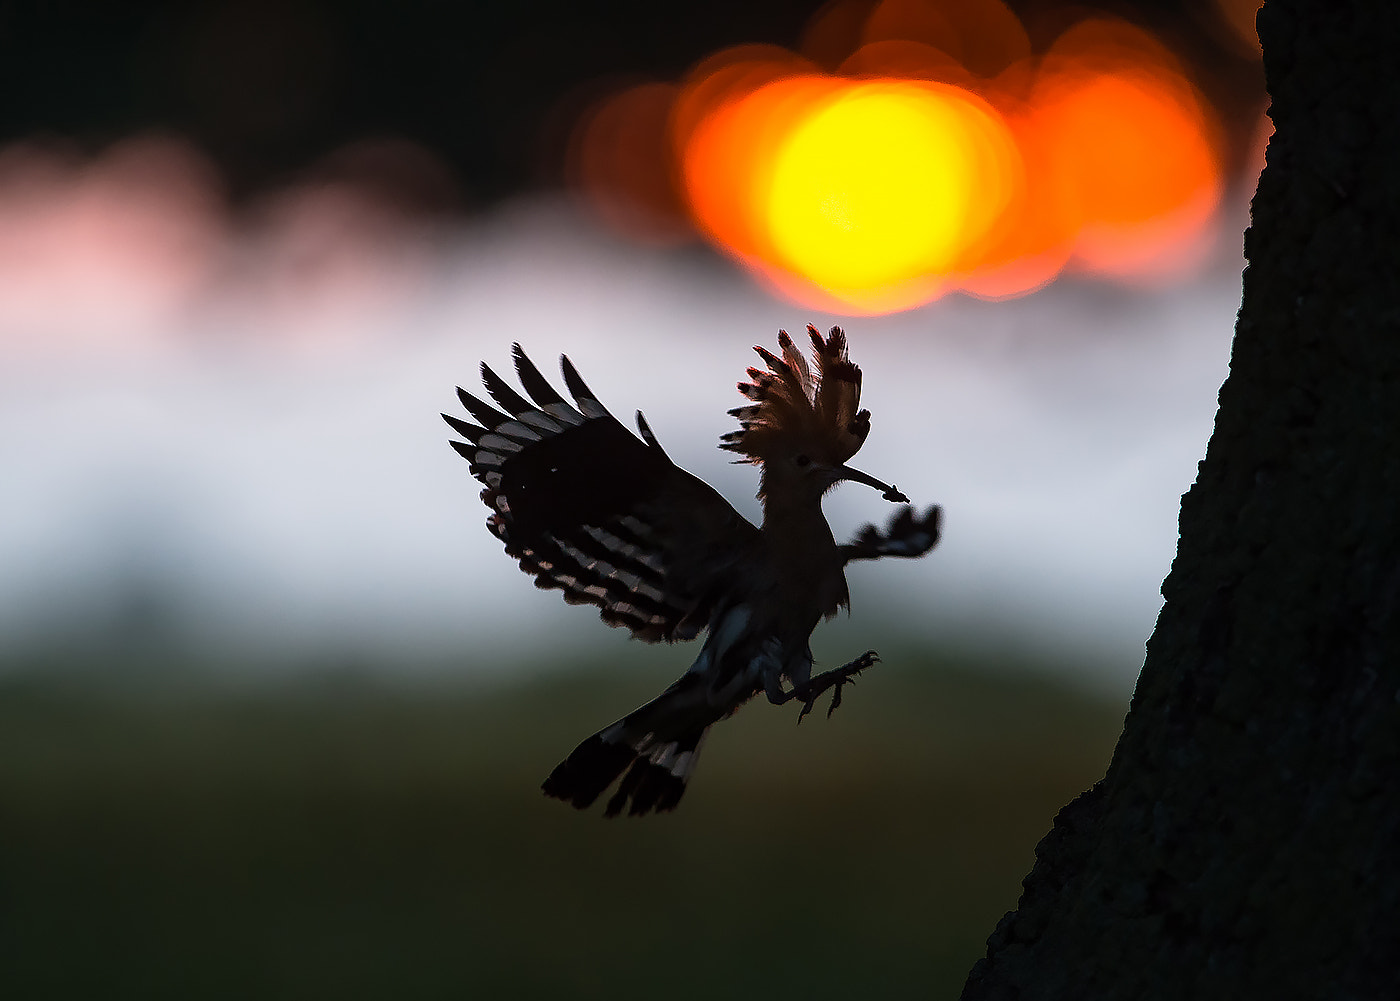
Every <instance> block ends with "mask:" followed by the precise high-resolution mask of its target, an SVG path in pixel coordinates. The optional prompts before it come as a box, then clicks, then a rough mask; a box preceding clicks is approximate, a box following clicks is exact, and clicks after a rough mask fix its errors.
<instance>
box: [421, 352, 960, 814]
mask: <svg viewBox="0 0 1400 1001" xmlns="http://www.w3.org/2000/svg"><path fill="white" fill-rule="evenodd" d="M807 332H808V335H809V337H810V339H811V343H812V362H811V364H809V363H808V361H807V359H806V358H805V357H804V356H803V354H802V352H801V351H800V350H798V348H797V346H796V345H795V344H794V343H793V341H792V338H791V337H789V336H788V334H787V332H786V331H779V333H778V346H779V349H780V351H781V352H782V355H781V357H779V356H778V355H776V354H774V353H773V352H771V351H769V350H767V349H766V348H763V347H756V348H755V349H754V350H755V351H757V352H758V354H759V356H760V357H761V358H762V359H763V362H764V363H765V364H766V365H767V368H766V370H765V369H759V368H750V369H749V370H748V376H749V381H748V382H741V383H739V392H741V393H742V394H743V395H744V396H745V397H747V398H748V401H749V402H748V403H747V404H746V405H745V406H742V407H738V408H737V409H735V410H731V411H730V414H732V415H733V416H734V417H736V418H738V421H739V429H738V430H737V431H732V432H730V433H728V434H726V435H724V436H722V438H721V444H720V448H723V449H727V450H729V451H731V452H736V453H738V454H739V456H740V457H741V458H740V459H738V460H737V461H739V462H748V463H752V464H753V465H756V466H758V468H759V490H758V497H759V500H760V501H761V502H762V504H763V524H762V526H761V527H755V526H754V525H753V524H752V523H751V522H749V521H748V520H747V519H745V518H744V517H743V516H742V515H740V514H739V512H737V511H736V510H734V508H733V507H732V506H731V505H730V504H729V502H728V501H726V500H725V499H724V498H723V497H721V496H720V495H719V494H718V493H717V492H716V491H715V490H714V489H713V488H712V487H710V486H709V485H708V484H706V483H705V482H704V481H702V480H700V479H698V478H696V477H695V476H692V475H691V474H690V473H688V472H686V471H685V470H683V469H681V468H680V467H679V466H677V465H676V464H675V463H673V462H672V461H671V459H670V458H669V457H668V456H667V455H666V453H665V451H663V450H662V448H661V445H660V444H659V443H658V442H657V440H656V437H655V436H654V435H653V434H652V432H651V428H650V427H649V426H648V425H647V422H646V418H645V417H643V416H642V413H641V411H638V412H637V429H638V430H639V431H640V432H641V437H640V438H638V437H637V436H636V435H634V434H632V432H631V431H629V430H628V429H627V428H626V427H624V426H623V425H622V423H621V422H619V421H618V420H617V419H616V418H615V417H613V416H612V414H610V413H609V412H608V411H607V409H606V408H604V406H603V405H602V404H601V403H599V402H598V399H597V397H596V396H594V395H593V392H592V391H591V390H590V389H589V388H588V386H586V385H585V384H584V382H583V380H582V379H581V378H580V377H579V374H578V371H577V370H576V369H575V368H574V366H573V364H572V363H571V362H570V361H569V359H568V357H567V356H561V357H560V366H561V368H562V371H563V375H564V384H565V385H566V386H567V387H568V390H569V394H570V395H571V396H572V397H573V402H572V403H570V402H569V401H568V400H566V399H564V397H563V396H561V395H560V394H559V393H558V392H557V391H556V390H555V389H554V387H553V386H551V385H550V383H549V382H548V380H546V379H545V378H544V377H543V376H542V375H540V372H539V370H538V369H537V368H536V367H535V366H534V364H533V363H532V362H531V361H530V359H529V358H528V357H526V355H525V352H524V351H522V350H521V348H520V345H519V344H516V345H515V346H514V348H513V349H512V356H513V358H514V361H515V371H516V374H517V375H518V377H519V379H520V384H521V386H522V388H523V389H524V390H525V392H526V394H528V396H529V399H526V397H524V396H521V395H520V394H519V393H517V392H516V391H515V390H514V389H512V388H511V387H510V386H509V385H508V384H507V383H506V382H505V380H503V379H502V378H501V377H500V376H498V375H497V374H496V373H495V372H493V371H492V370H491V369H490V367H489V366H487V365H486V364H484V363H483V364H482V366H481V378H482V382H483V384H484V385H485V387H486V391H487V393H489V394H490V396H491V398H492V399H493V400H495V401H496V403H497V404H498V405H499V407H500V408H501V409H499V410H498V409H497V408H496V407H492V406H491V405H489V404H487V403H484V402H482V401H481V400H479V399H477V398H476V397H474V396H472V395H471V394H470V393H468V392H466V391H465V390H462V389H460V388H459V389H458V390H457V394H458V396H459V397H460V398H461V400H462V404H463V405H464V406H465V407H466V409H467V411H468V413H470V414H471V416H472V418H473V419H474V420H475V421H476V423H475V424H473V423H470V422H468V421H464V420H460V419H458V418H456V417H452V416H449V415H447V414H444V415H443V418H444V419H445V420H446V421H447V423H448V424H449V425H450V426H451V427H452V429H453V430H454V431H456V432H457V433H458V434H460V435H461V436H462V437H463V438H465V439H466V441H453V442H452V443H451V444H452V447H453V448H455V449H456V450H457V451H458V452H459V453H460V454H461V455H463V456H464V457H465V458H466V459H467V461H468V462H470V463H471V472H472V475H473V476H475V477H476V478H477V479H478V480H480V481H481V482H482V483H483V484H484V485H485V487H486V489H485V490H483V491H482V493H481V499H482V500H483V501H485V503H486V506H487V507H488V508H489V509H490V510H491V514H490V516H489V517H488V518H487V522H486V524H487V527H488V528H490V530H491V531H492V532H493V533H494V534H495V535H496V537H497V538H499V539H500V540H501V541H502V542H503V543H505V549H506V552H507V553H508V554H509V555H511V556H513V557H515V558H516V559H517V560H519V561H520V568H521V569H522V570H524V571H525V572H526V573H528V574H530V575H532V576H533V577H534V578H535V584H536V585H537V586H538V587H541V588H557V589H559V590H561V591H563V592H564V600H565V601H567V602H569V603H570V604H591V605H596V606H597V607H598V608H599V609H600V610H601V612H600V614H601V616H602V619H603V621H604V622H606V623H608V624H609V625H612V626H622V627H624V628H626V629H628V630H630V631H631V633H632V635H633V636H635V637H637V638H638V639H641V640H645V641H647V642H649V643H655V642H658V641H662V640H665V641H667V642H674V641H677V640H691V639H694V638H696V637H697V636H699V635H700V633H701V632H706V633H707V635H706V638H705V643H704V646H703V647H702V648H701V650H700V654H699V656H698V657H697V658H696V659H695V663H694V664H692V665H691V667H690V668H689V670H687V671H686V672H685V674H683V675H682V676H681V677H680V678H679V679H678V680H677V681H676V682H675V683H674V684H673V685H671V686H670V687H669V688H667V689H666V690H665V691H664V692H662V693H661V694H660V695H658V696H657V697H656V698H655V699H653V700H652V701H650V702H648V703H647V704H646V705H644V706H642V707H640V708H639V709H636V710H634V711H632V712H630V713H628V714H627V715H626V716H624V717H622V718H621V719H620V720H618V721H617V722H615V723H613V724H612V725H611V726H607V727H605V728H603V729H602V730H599V731H598V732H597V733H595V734H594V735H593V736H591V737H589V738H588V739H587V740H585V741H584V742H583V743H581V744H579V745H578V747H577V748H575V749H574V751H573V753H572V754H570V755H569V756H568V757H567V758H566V759H564V761H562V762H561V763H560V764H559V766H558V767H556V768H555V769H554V771H553V772H551V773H550V775H549V777H548V778H547V779H545V781H544V785H543V789H544V792H545V793H546V794H547V795H549V796H553V797H556V798H558V799H562V800H564V801H566V802H569V803H572V804H573V805H574V806H576V807H578V808H579V809H587V808H588V807H590V806H592V805H593V803H594V802H595V801H596V800H597V799H598V797H599V796H601V795H602V794H603V793H604V792H605V791H606V790H607V789H608V788H609V787H611V786H612V785H613V783H614V782H617V780H618V779H619V778H620V779H621V782H620V783H619V784H618V787H617V789H616V790H615V791H614V793H613V794H612V796H611V797H610V798H609V799H608V801H607V805H606V807H605V810H604V815H605V816H609V817H613V816H617V815H618V814H620V813H622V812H623V811H624V810H626V811H627V812H628V813H629V814H632V815H641V814H646V813H649V812H652V811H657V812H661V811H669V810H673V809H675V807H676V804H677V803H679V802H680V799H681V796H682V794H683V793H684V792H685V788H686V782H687V780H688V779H689V778H690V775H691V773H692V771H693V770H694V768H695V761H696V757H697V755H698V754H699V753H700V745H701V742H702V741H703V740H704V737H705V734H706V733H707V732H708V731H709V728H710V727H711V726H712V725H714V724H715V723H717V722H718V721H720V720H722V719H724V718H726V717H727V716H730V715H732V714H733V713H734V712H735V711H736V710H737V709H738V708H739V707H740V706H741V705H743V704H744V703H745V702H747V701H748V700H749V699H751V698H753V697H754V696H756V695H758V694H759V693H763V694H764V695H766V696H767V698H768V700H769V701H770V702H771V703H773V704H774V705H783V704H785V703H787V702H791V701H796V702H799V703H801V705H802V711H801V712H800V713H799V714H798V721H799V722H800V721H801V720H802V718H803V717H804V716H806V715H807V714H808V713H809V712H810V711H811V709H812V706H813V704H814V702H815V701H816V699H817V698H818V697H819V696H820V695H822V694H823V693H824V692H826V691H828V690H834V691H833V692H832V696H831V705H830V708H829V709H828V710H827V715H828V716H830V715H831V713H832V711H834V710H835V709H836V707H837V706H839V705H840V704H841V690H842V687H843V686H844V685H846V684H848V683H850V682H851V681H852V680H853V679H854V678H855V676H856V675H858V674H859V673H860V672H861V671H863V670H865V669H866V668H868V667H870V666H871V665H872V664H874V663H875V662H876V661H877V660H878V657H877V656H876V655H875V653H874V651H867V652H866V653H864V654H862V655H861V656H859V657H857V658H856V659H855V660H853V661H851V662H850V663H848V664H846V665H844V666H842V667H839V668H836V669H834V670H830V671H826V672H823V673H821V674H818V675H816V676H815V677H814V676H813V675H812V663H813V661H812V650H811V647H810V645H809V640H810V638H811V635H812V630H813V629H815V628H816V626H817V623H818V622H819V621H821V620H822V619H823V618H830V617H831V616H833V615H835V614H836V612H837V611H838V610H839V609H841V608H843V607H847V606H848V605H849V602H850V595H849V592H848V591H847V588H846V576H845V573H844V568H845V566H846V564H847V563H850V562H851V561H853V560H868V559H877V558H879V557H881V556H902V557H918V556H922V555H924V554H925V553H927V552H928V551H929V550H930V549H932V548H933V547H934V545H935V544H937V542H938V537H939V532H940V526H941V516H942V512H941V511H940V509H939V508H938V507H937V506H936V505H935V506H932V507H930V508H929V509H928V510H927V511H925V512H924V513H923V514H919V513H917V512H916V511H915V510H914V508H912V507H910V506H909V505H908V503H907V501H908V498H907V497H905V496H904V495H903V494H901V493H900V492H899V491H898V490H897V489H896V488H895V487H893V486H891V485H890V484H887V483H882V482H881V481H880V480H877V479H876V478H875V477H873V476H870V475H869V474H867V473H863V472H861V471H860V470H858V469H853V468H851V467H850V466H848V465H846V461H847V460H848V459H850V458H851V457H852V456H853V455H855V454H856V452H858V451H859V450H860V447H861V445H863V444H864V443H865V438H866V436H867V435H868V434H869V433H870V411H868V410H861V409H859V407H860V380H861V376H860V369H859V368H857V367H856V365H855V364H853V363H852V362H851V360H850V358H849V357H848V356H847V347H846V336H845V334H844V333H843V332H842V330H841V328H840V327H832V328H831V331H830V333H828V334H827V335H826V336H825V337H824V336H822V334H821V333H820V331H818V330H817V329H816V328H815V327H812V326H810V325H809V326H808V328H807ZM842 480H852V481H854V482H856V483H864V484H866V485H868V486H872V487H874V488H875V489H877V490H879V491H881V492H882V495H883V497H884V498H885V499H886V500H889V501H893V502H902V503H904V506H903V507H901V508H900V510H899V511H898V512H897V513H896V514H895V515H894V516H893V517H892V518H891V519H890V521H889V523H888V525H887V526H886V527H885V528H884V529H883V530H880V529H877V528H876V527H875V526H874V525H866V526H865V527H864V528H862V529H861V530H860V531H859V532H858V533H857V534H856V536H855V538H853V539H852V540H851V541H850V542H847V543H845V544H841V545H838V544H837V542H836V541H835V539H834V538H833V536H832V534H831V528H830V527H829V526H828V525H827V523H826V518H825V517H824V516H823V515H822V510H821V499H822V496H823V495H824V494H825V493H826V492H827V491H828V490H830V489H831V488H832V487H833V486H835V485H836V484H837V483H840V482H841V481H842Z"/></svg>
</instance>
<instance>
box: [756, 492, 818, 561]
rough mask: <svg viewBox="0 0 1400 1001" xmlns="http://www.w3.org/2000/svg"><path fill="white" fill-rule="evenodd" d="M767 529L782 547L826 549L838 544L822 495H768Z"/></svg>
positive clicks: (768, 534) (765, 516)
mask: <svg viewBox="0 0 1400 1001" xmlns="http://www.w3.org/2000/svg"><path fill="white" fill-rule="evenodd" d="M763 532H764V534H765V535H766V536H768V538H769V542H770V544H777V545H779V546H780V547H781V546H793V547H808V548H813V549H824V548H826V547H828V546H834V545H835V541H834V539H833V538H832V535H831V526H830V525H828V524H827V523H826V516H825V515H824V514H822V501H821V498H820V497H811V496H789V495H782V494H778V495H774V494H767V495H765V496H764V497H763Z"/></svg>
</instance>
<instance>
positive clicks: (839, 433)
mask: <svg viewBox="0 0 1400 1001" xmlns="http://www.w3.org/2000/svg"><path fill="white" fill-rule="evenodd" d="M807 333H808V335H809V336H810V337H811V340H812V362H813V364H812V365H810V366H809V365H808V363H807V359H806V358H804V357H803V355H802V352H800V351H799V350H798V349H797V347H796V345H794V344H793V342H792V338H791V337H789V336H788V333H787V331H786V330H780V331H778V346H779V348H781V350H782V352H783V356H782V357H781V358H779V357H778V356H777V355H775V354H773V353H772V352H771V351H769V350H768V349H767V348H763V347H756V348H754V350H755V351H757V352H758V354H759V356H760V357H761V358H762V359H763V360H764V361H765V362H766V363H767V365H768V371H766V372H765V371H763V370H762V369H758V368H750V369H749V371H748V375H749V380H750V381H749V382H741V383H739V392H741V393H743V394H744V395H745V396H746V397H748V398H749V400H750V401H751V402H750V403H749V404H748V405H747V406H743V407H738V408H736V409H734V410H731V411H729V412H730V413H731V414H733V415H734V416H735V417H737V418H738V419H739V425H740V427H739V430H738V431H731V432H729V433H728V434H726V435H723V436H722V437H721V439H720V446H719V447H720V448H723V449H728V450H729V451H731V452H738V453H739V454H740V455H741V456H743V458H742V459H739V460H738V461H740V462H752V463H754V464H756V465H759V466H760V467H761V468H762V481H761V486H760V488H759V496H760V497H765V498H772V497H774V496H775V495H776V494H777V493H778V492H779V491H781V492H783V494H784V495H785V496H790V497H793V498H802V497H805V496H809V495H814V496H816V497H818V498H820V497H821V495H822V494H823V493H825V492H826V491H827V490H829V489H831V487H833V486H835V485H836V484H837V483H839V482H841V481H842V480H854V481H855V482H857V483H865V484H867V485H869V486H872V487H875V488H876V489H878V490H880V491H882V492H883V494H884V497H885V499H886V500H890V501H907V500H908V498H907V497H905V496H904V495H903V494H901V493H900V492H899V491H898V490H896V489H895V488H894V487H892V486H890V485H889V484H888V483H882V482H881V481H880V480H877V479H875V477H873V476H871V475H869V474H868V473H862V472H861V471H860V470H858V469H852V468H851V467H850V466H848V465H846V460H848V459H850V458H851V456H853V455H855V454H856V453H857V452H859V451H860V447H861V446H862V445H864V444H865V438H866V436H867V435H868V434H870V411H869V410H861V409H860V369H859V368H858V367H856V365H855V364H854V363H853V362H852V361H851V360H850V358H848V357H847V355H846V335H845V333H844V332H842V330H841V328H840V327H832V328H831V332H830V333H829V334H828V335H827V336H826V337H822V335H821V332H820V331H819V330H817V328H816V327H814V326H811V325H810V324H808V326H807Z"/></svg>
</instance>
